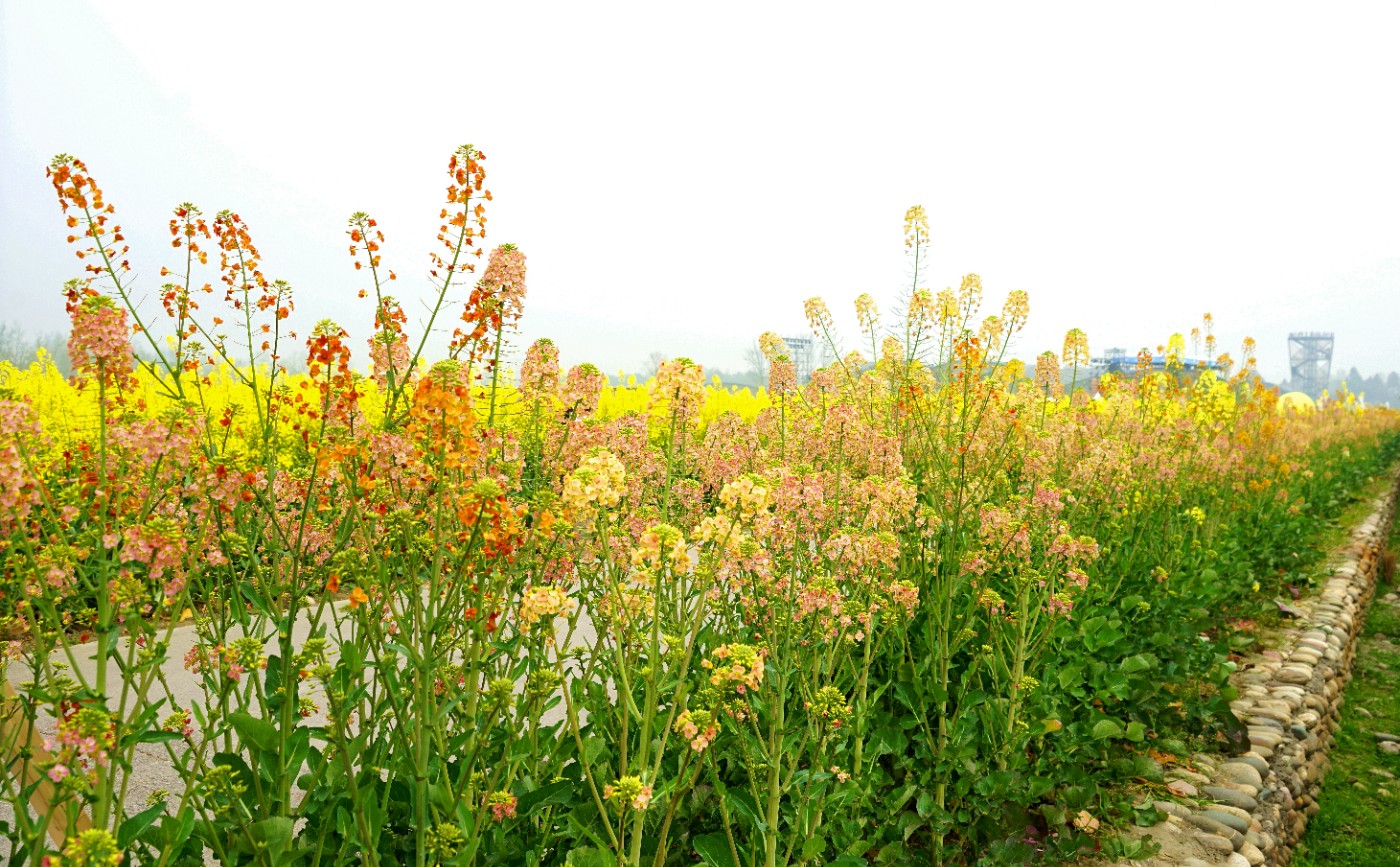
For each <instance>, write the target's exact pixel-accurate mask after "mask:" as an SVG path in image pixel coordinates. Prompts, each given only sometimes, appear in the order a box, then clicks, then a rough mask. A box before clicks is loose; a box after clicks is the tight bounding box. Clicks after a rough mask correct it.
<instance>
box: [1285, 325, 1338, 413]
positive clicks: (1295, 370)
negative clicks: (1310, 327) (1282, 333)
mask: <svg viewBox="0 0 1400 867" xmlns="http://www.w3.org/2000/svg"><path fill="white" fill-rule="evenodd" d="M1334 343H1335V340H1334V334H1333V333H1332V332H1331V331H1299V332H1295V333H1293V334H1290V335H1288V365H1289V367H1290V368H1291V371H1292V379H1293V382H1292V385H1293V388H1294V390H1296V391H1301V392H1305V393H1307V394H1309V395H1311V396H1313V397H1316V396H1317V395H1319V394H1321V393H1322V391H1323V389H1325V388H1327V383H1328V382H1330V381H1331V379H1332V347H1333V345H1334Z"/></svg>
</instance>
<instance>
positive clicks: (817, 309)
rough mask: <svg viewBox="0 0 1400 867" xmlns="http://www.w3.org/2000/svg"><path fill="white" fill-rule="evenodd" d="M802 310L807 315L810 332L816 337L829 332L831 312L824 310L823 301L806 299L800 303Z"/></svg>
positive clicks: (824, 304) (824, 303)
mask: <svg viewBox="0 0 1400 867" xmlns="http://www.w3.org/2000/svg"><path fill="white" fill-rule="evenodd" d="M802 309H803V311H804V312H806V314H807V324H808V325H810V326H812V331H814V332H816V334H817V336H819V337H820V336H823V335H825V334H826V333H828V332H830V331H831V326H832V319H831V311H830V310H828V309H826V302H825V301H823V300H822V299H820V298H808V299H807V300H806V301H804V302H802Z"/></svg>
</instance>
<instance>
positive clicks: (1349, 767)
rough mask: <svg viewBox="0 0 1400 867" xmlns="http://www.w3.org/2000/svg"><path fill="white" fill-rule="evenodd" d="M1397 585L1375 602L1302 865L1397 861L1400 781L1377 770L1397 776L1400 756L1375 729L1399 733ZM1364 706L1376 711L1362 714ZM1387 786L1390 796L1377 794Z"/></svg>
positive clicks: (1398, 543) (1375, 866)
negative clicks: (1380, 742)
mask: <svg viewBox="0 0 1400 867" xmlns="http://www.w3.org/2000/svg"><path fill="white" fill-rule="evenodd" d="M1397 547H1400V533H1397V534H1393V535H1392V537H1391V550H1396V549H1397ZM1395 589H1396V587H1395V585H1394V584H1393V583H1392V584H1391V585H1389V586H1382V587H1380V588H1378V589H1377V593H1376V598H1375V599H1374V600H1373V601H1372V603H1371V610H1370V613H1369V615H1368V618H1367V622H1366V628H1365V631H1364V632H1363V633H1362V638H1361V646H1360V648H1359V650H1358V652H1357V657H1356V667H1355V679H1354V680H1353V681H1352V683H1351V685H1350V686H1349V687H1348V688H1347V692H1346V699H1347V701H1346V705H1345V706H1344V707H1343V709H1342V726H1341V729H1340V730H1339V731H1338V733H1337V742H1336V744H1335V745H1334V746H1333V748H1332V770H1331V771H1329V772H1328V774H1327V778H1326V780H1324V782H1323V792H1322V798H1321V803H1322V812H1320V813H1318V815H1317V816H1315V817H1314V818H1313V820H1312V822H1311V824H1310V825H1309V826H1308V832H1307V835H1306V836H1304V838H1303V843H1302V846H1300V848H1299V851H1298V855H1297V858H1296V859H1295V860H1294V862H1293V863H1294V864H1295V865H1298V867H1324V865H1349V864H1354V865H1364V867H1386V865H1395V867H1400V779H1394V780H1388V779H1386V778H1384V777H1381V776H1378V775H1377V774H1375V773H1373V772H1372V771H1373V769H1380V770H1384V771H1389V772H1390V773H1392V774H1395V775H1396V777H1397V778H1400V756H1392V755H1386V754H1384V753H1382V752H1381V751H1380V750H1379V749H1377V747H1376V739H1375V737H1374V736H1373V735H1372V732H1373V731H1385V732H1390V733H1391V734H1400V604H1397V603H1387V602H1386V601H1385V600H1384V599H1383V598H1382V597H1383V596H1384V595H1385V594H1386V593H1387V592H1391V591H1394V590H1395ZM1382 635H1383V636H1385V637H1386V638H1388V639H1389V641H1382V640H1381V639H1380V638H1379V636H1382ZM1363 708H1364V709H1365V710H1368V711H1370V712H1371V713H1372V714H1373V715H1374V717H1373V718H1367V717H1366V716H1364V715H1363V714H1362V713H1361V710H1362V709H1363ZM1358 784H1359V785H1358ZM1382 788H1384V789H1387V790H1389V792H1390V794H1389V796H1384V795H1381V794H1379V792H1378V791H1377V790H1378V789H1382Z"/></svg>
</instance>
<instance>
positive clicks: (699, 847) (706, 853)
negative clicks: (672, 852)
mask: <svg viewBox="0 0 1400 867" xmlns="http://www.w3.org/2000/svg"><path fill="white" fill-rule="evenodd" d="M695 852H696V854H698V855H699V856H700V859H701V860H702V861H704V862H705V863H706V864H707V865H709V867H739V865H737V864H735V863H734V856H733V854H731V853H730V851H729V838H728V837H726V836H724V835H723V834H705V835H703V836H700V837H696V838H695Z"/></svg>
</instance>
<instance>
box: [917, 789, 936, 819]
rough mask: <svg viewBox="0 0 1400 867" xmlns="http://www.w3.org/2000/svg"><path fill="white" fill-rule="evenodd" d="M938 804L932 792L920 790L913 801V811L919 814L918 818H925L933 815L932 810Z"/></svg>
mask: <svg viewBox="0 0 1400 867" xmlns="http://www.w3.org/2000/svg"><path fill="white" fill-rule="evenodd" d="M937 806H938V802H937V800H936V799H935V798H934V797H933V793H932V792H920V793H919V797H918V799H917V800H915V801H914V811H915V812H917V813H918V814H919V818H920V819H927V818H928V817H929V816H931V815H933V810H934V808H935V807H937Z"/></svg>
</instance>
